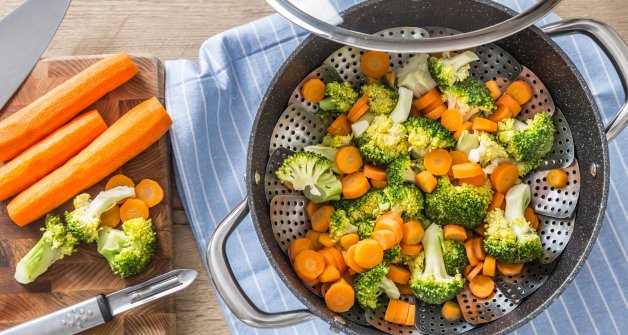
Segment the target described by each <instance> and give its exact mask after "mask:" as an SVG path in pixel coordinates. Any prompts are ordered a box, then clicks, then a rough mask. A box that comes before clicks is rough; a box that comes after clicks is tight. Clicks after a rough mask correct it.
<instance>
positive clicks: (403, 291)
mask: <svg viewBox="0 0 628 335" xmlns="http://www.w3.org/2000/svg"><path fill="white" fill-rule="evenodd" d="M397 289H398V290H399V293H401V294H412V288H410V285H409V284H405V285H401V284H397Z"/></svg>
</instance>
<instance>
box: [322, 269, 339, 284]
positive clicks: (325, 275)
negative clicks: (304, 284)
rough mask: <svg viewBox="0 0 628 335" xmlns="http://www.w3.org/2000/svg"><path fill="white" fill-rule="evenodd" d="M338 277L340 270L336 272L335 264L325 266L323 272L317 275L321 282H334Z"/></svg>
mask: <svg viewBox="0 0 628 335" xmlns="http://www.w3.org/2000/svg"><path fill="white" fill-rule="evenodd" d="M338 279H340V272H338V269H336V267H335V266H331V265H327V266H325V269H324V270H323V272H322V273H321V274H320V276H318V280H320V281H321V283H329V282H334V281H336V280H338Z"/></svg>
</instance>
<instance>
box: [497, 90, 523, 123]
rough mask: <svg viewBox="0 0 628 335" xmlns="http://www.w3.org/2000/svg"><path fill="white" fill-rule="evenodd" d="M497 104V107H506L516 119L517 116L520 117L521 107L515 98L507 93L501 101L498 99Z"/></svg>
mask: <svg viewBox="0 0 628 335" xmlns="http://www.w3.org/2000/svg"><path fill="white" fill-rule="evenodd" d="M495 104H496V105H497V106H502V105H504V106H506V107H508V109H509V110H510V112H511V113H512V116H513V117H516V116H517V115H519V112H521V105H520V104H519V103H518V102H517V100H515V98H513V97H511V96H510V95H508V94H506V93H504V94H503V95H502V96H501V97H500V98H499V99H497V101H496V102H495Z"/></svg>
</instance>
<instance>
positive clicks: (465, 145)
mask: <svg viewBox="0 0 628 335" xmlns="http://www.w3.org/2000/svg"><path fill="white" fill-rule="evenodd" d="M479 146H480V139H479V138H478V135H477V134H475V133H473V134H472V133H470V132H469V131H468V130H463V131H462V134H460V137H459V138H458V142H457V143H456V150H457V151H460V152H464V153H465V154H466V155H467V156H469V154H470V153H471V150H473V149H475V148H477V147H479Z"/></svg>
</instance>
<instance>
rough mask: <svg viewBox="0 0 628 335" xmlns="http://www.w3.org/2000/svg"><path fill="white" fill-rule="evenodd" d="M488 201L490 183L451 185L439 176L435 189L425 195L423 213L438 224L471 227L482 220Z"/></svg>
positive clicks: (489, 201)
mask: <svg viewBox="0 0 628 335" xmlns="http://www.w3.org/2000/svg"><path fill="white" fill-rule="evenodd" d="M490 203H491V190H490V185H484V186H480V187H476V186H473V185H469V184H463V185H462V186H453V185H452V184H451V182H450V181H449V178H447V177H441V178H439V179H438V186H437V187H436V189H435V190H434V191H433V192H432V193H428V194H426V195H425V214H426V215H427V216H428V217H429V218H430V219H432V220H433V221H434V222H436V223H437V224H440V225H446V224H456V225H460V226H463V227H465V228H469V229H473V228H475V227H477V226H479V225H480V224H482V222H483V221H484V216H485V215H486V211H487V209H488V205H489V204H490Z"/></svg>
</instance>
